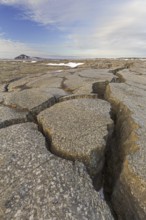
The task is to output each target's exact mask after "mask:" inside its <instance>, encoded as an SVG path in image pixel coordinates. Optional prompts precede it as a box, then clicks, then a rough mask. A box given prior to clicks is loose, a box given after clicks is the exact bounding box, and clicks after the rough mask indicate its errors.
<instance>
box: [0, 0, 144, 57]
mask: <svg viewBox="0 0 146 220" xmlns="http://www.w3.org/2000/svg"><path fill="white" fill-rule="evenodd" d="M0 4H5V5H12V6H16V7H20V8H21V9H22V11H23V18H25V19H30V20H33V21H35V22H37V23H39V24H41V25H44V26H46V27H50V26H52V27H53V28H54V29H56V28H57V29H59V30H60V31H62V32H64V34H65V35H66V36H65V38H64V42H63V43H62V44H61V45H58V51H59V50H60V51H61V52H62V53H64V54H67V55H68V54H69V53H70V54H71V53H72V54H73V55H81V56H83V55H85V56H145V55H146V52H145V51H146V23H145V20H146V13H145V8H146V1H144V0H122V1H116V0H111V1H109V0H102V1H97V0H80V1H79V0H23V1H22V0H0ZM14 44H15V43H14V42H13V45H14ZM16 44H17V45H19V46H20V47H22V46H24V45H20V44H21V43H19V42H17V43H16ZM25 46H26V45H25ZM26 47H28V46H26ZM28 48H29V49H30V47H28ZM48 48H49V46H48ZM24 49H25V50H27V49H26V48H24ZM29 49H28V51H29ZM48 51H49V50H48ZM52 51H53V47H52ZM54 51H55V53H57V47H55V45H54ZM49 52H50V51H49Z"/></svg>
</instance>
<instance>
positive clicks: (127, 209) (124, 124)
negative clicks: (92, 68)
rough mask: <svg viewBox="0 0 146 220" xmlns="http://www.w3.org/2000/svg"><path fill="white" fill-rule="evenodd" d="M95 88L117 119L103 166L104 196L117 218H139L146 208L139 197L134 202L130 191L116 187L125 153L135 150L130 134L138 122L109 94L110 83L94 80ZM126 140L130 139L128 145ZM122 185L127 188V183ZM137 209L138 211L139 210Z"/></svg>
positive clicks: (95, 91) (113, 116) (113, 117)
mask: <svg viewBox="0 0 146 220" xmlns="http://www.w3.org/2000/svg"><path fill="white" fill-rule="evenodd" d="M93 92H94V93H96V94H98V97H99V98H101V99H103V100H106V101H108V102H109V103H110V104H111V119H112V120H113V121H114V129H113V132H112V134H111V135H109V138H108V140H107V146H106V152H105V165H104V169H103V173H104V175H103V176H104V177H103V178H104V183H103V189H104V195H105V199H106V201H107V203H108V205H109V207H110V208H111V210H113V213H114V216H115V219H139V216H140V215H139V213H143V211H142V210H141V209H140V207H139V205H138V203H137V202H138V201H137V202H134V200H133V196H132V194H130V192H129V193H128V194H127V195H126V196H125V195H124V192H123V194H122V192H120V191H117V190H120V189H119V188H118V189H117V186H118V184H120V177H121V174H122V172H123V166H124V163H125V159H126V155H127V154H128V152H133V151H134V150H135V144H134V142H133V139H132V136H131V134H132V133H133V134H134V132H135V129H137V125H136V124H135V122H134V121H133V119H132V117H131V111H130V110H129V109H128V108H127V107H126V106H125V105H124V104H123V103H121V102H120V101H118V100H112V99H111V98H110V97H111V96H110V86H109V85H108V84H106V83H102V84H101V83H99V82H97V83H94V84H93ZM135 138H136V136H135ZM126 140H128V142H127V144H126V145H125V142H126ZM127 175H128V174H127ZM123 187H125V188H126V186H123ZM125 188H123V190H125ZM121 190H122V189H121ZM119 200H120V201H121V202H120V204H118V201H119ZM135 207H137V208H135ZM138 207H139V208H138ZM134 209H135V210H134ZM136 209H137V210H138V211H139V213H138V212H137V213H136ZM141 215H142V214H141ZM143 215H144V214H143Z"/></svg>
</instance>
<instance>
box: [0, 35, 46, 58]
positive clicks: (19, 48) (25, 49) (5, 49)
mask: <svg viewBox="0 0 146 220" xmlns="http://www.w3.org/2000/svg"><path fill="white" fill-rule="evenodd" d="M21 53H24V54H28V55H30V56H38V54H40V55H41V54H42V55H43V52H42V51H39V50H37V49H36V48H35V46H34V45H27V44H24V43H21V42H18V41H12V40H9V39H5V38H4V36H3V34H2V36H1V34H0V58H14V57H16V56H18V55H19V54H21Z"/></svg>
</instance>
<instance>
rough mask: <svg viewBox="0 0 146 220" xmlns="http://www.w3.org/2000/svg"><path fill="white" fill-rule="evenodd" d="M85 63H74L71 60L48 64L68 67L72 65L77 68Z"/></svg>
mask: <svg viewBox="0 0 146 220" xmlns="http://www.w3.org/2000/svg"><path fill="white" fill-rule="evenodd" d="M83 64H84V63H72V62H69V63H48V64H47V65H48V66H68V67H71V68H75V67H77V66H80V65H83Z"/></svg>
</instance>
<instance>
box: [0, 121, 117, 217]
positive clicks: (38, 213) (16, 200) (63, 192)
mask: <svg viewBox="0 0 146 220" xmlns="http://www.w3.org/2000/svg"><path fill="white" fill-rule="evenodd" d="M0 136H1V139H0V146H1V152H0V158H1V159H0V164H1V166H0V179H1V182H0V186H1V187H0V189H1V192H0V194H1V201H0V207H1V209H0V217H1V219H4V220H7V219H17V220H19V219H34V220H37V219H38V220H40V219H43V220H47V219H93V220H94V219H95V220H96V219H107V220H108V219H109V220H111V219H113V217H112V216H111V213H110V210H109V208H108V206H107V204H106V203H105V201H104V198H103V195H101V194H100V193H98V192H97V191H95V189H94V188H93V185H92V181H91V179H90V177H89V175H88V174H87V171H86V168H85V166H84V165H83V164H82V163H79V162H71V161H67V160H64V159H61V158H58V157H56V156H54V155H52V154H51V153H50V152H49V151H48V150H47V149H46V146H45V144H46V143H45V138H44V137H43V136H42V134H41V133H40V132H38V130H37V126H36V125H35V124H33V123H24V124H20V125H13V126H10V127H8V128H4V129H1V130H0ZM32 137H33V138H32Z"/></svg>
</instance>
